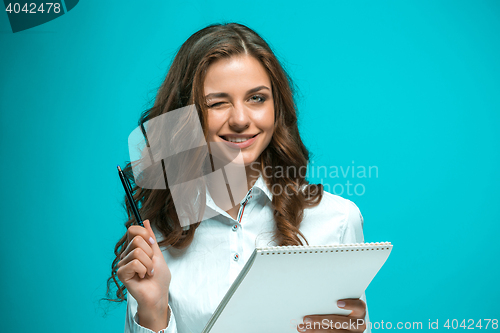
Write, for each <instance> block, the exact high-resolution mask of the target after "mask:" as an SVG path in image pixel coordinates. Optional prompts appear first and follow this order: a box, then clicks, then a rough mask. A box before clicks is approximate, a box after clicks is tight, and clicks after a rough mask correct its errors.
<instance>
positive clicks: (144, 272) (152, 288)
mask: <svg viewBox="0 0 500 333" xmlns="http://www.w3.org/2000/svg"><path fill="white" fill-rule="evenodd" d="M117 275H118V278H119V279H120V281H121V282H122V283H123V284H124V285H125V287H127V290H128V292H129V293H130V294H131V295H132V296H133V297H134V298H135V299H136V300H137V304H138V305H137V315H138V317H139V321H140V322H139V324H140V325H141V326H144V327H147V328H149V329H151V330H153V331H155V332H157V331H159V330H162V329H164V328H165V327H166V326H167V323H168V317H167V312H168V288H169V286H170V279H171V275H170V269H169V268H168V266H167V263H166V262H165V259H164V258H163V254H162V253H161V249H160V247H159V246H158V243H157V242H156V237H155V235H154V233H153V230H152V229H151V225H150V223H149V220H145V221H144V228H143V227H141V226H138V225H132V226H130V227H129V228H128V230H127V247H126V248H125V251H124V252H123V253H122V254H121V256H120V261H119V262H118V271H117Z"/></svg>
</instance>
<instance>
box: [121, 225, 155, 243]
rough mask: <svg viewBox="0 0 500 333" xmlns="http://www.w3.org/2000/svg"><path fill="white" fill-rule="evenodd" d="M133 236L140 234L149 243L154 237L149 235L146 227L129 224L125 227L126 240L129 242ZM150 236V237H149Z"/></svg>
mask: <svg viewBox="0 0 500 333" xmlns="http://www.w3.org/2000/svg"><path fill="white" fill-rule="evenodd" d="M135 236H141V237H142V238H144V239H145V240H146V241H147V242H148V243H149V244H153V242H154V239H153V238H152V237H151V235H150V233H149V231H148V230H146V228H143V227H141V226H138V225H131V226H130V227H128V229H127V241H128V242H129V243H130V241H131V240H132V239H134V237H135ZM150 238H151V239H150Z"/></svg>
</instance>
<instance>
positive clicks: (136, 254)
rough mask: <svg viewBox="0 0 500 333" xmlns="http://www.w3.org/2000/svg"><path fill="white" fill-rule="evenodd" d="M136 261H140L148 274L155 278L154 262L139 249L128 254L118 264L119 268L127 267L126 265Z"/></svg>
mask: <svg viewBox="0 0 500 333" xmlns="http://www.w3.org/2000/svg"><path fill="white" fill-rule="evenodd" d="M151 251H152V250H151ZM136 259H137V260H139V261H140V262H141V263H142V264H143V265H144V266H145V267H146V269H147V272H148V274H149V275H150V276H153V273H154V267H153V260H151V258H150V257H149V256H148V255H147V254H146V252H144V251H143V250H142V249H141V248H139V247H138V248H135V249H133V250H132V251H130V252H129V254H127V255H126V256H125V258H123V259H122V260H120V261H119V262H118V267H122V266H125V265H126V264H128V263H129V262H131V261H132V260H136Z"/></svg>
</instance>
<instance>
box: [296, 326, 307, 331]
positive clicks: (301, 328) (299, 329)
mask: <svg viewBox="0 0 500 333" xmlns="http://www.w3.org/2000/svg"><path fill="white" fill-rule="evenodd" d="M297 330H298V331H299V332H305V331H306V328H305V327H299V328H298V329H297Z"/></svg>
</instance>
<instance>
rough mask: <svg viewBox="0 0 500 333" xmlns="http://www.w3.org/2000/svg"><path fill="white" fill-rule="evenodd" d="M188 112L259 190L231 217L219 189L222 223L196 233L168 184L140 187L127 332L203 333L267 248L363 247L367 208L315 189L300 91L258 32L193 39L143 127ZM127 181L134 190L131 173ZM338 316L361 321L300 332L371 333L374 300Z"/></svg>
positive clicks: (127, 283) (127, 266)
mask: <svg viewBox="0 0 500 333" xmlns="http://www.w3.org/2000/svg"><path fill="white" fill-rule="evenodd" d="M188 105H194V106H196V110H197V112H198V116H199V119H200V123H201V124H202V127H203V133H204V136H205V139H206V140H207V142H208V143H209V144H213V145H217V144H222V145H227V146H232V147H235V148H238V149H239V150H240V151H241V155H242V157H243V163H244V167H245V170H246V184H245V185H246V186H247V189H250V190H249V191H248V193H247V194H246V195H245V196H244V197H243V198H241V201H239V199H240V198H238V200H237V201H236V202H235V205H234V207H233V208H229V209H225V210H223V209H221V208H220V207H222V206H223V204H222V201H221V199H220V198H216V197H214V198H211V197H210V193H209V192H210V191H208V193H207V195H208V196H207V197H203V200H204V201H205V202H206V205H207V207H209V208H210V209H212V210H213V211H215V212H217V213H218V215H214V216H212V217H210V218H208V219H204V220H203V221H202V222H201V223H200V222H199V221H196V220H192V221H191V222H190V223H189V226H188V227H187V228H186V226H185V225H184V227H183V225H181V221H180V219H179V216H178V214H177V212H176V209H177V208H176V207H175V206H174V202H173V201H174V200H173V197H172V191H171V189H170V188H168V186H167V189H158V190H155V189H153V190H151V189H144V188H141V187H139V186H134V191H135V194H134V198H135V199H136V200H137V201H138V202H139V203H140V207H141V214H142V216H145V217H147V218H148V220H146V221H144V225H145V228H142V227H139V226H136V225H132V223H133V221H134V220H133V217H130V218H129V220H128V221H127V222H126V227H127V228H128V230H127V233H126V234H125V235H124V236H123V237H122V239H121V240H120V241H119V242H118V244H117V245H116V247H115V254H116V259H115V260H114V262H113V265H112V276H111V277H110V278H109V279H108V292H109V286H110V284H111V281H114V283H115V284H116V285H117V286H118V291H117V293H116V295H117V298H118V300H119V301H123V300H124V299H125V297H124V291H125V289H127V290H128V298H127V304H128V306H127V319H126V324H125V331H126V332H151V331H154V332H158V331H162V332H180V333H182V332H200V331H201V330H202V329H203V327H204V326H205V324H206V323H207V321H208V319H209V318H210V316H211V315H212V313H213V312H214V310H215V308H216V307H217V305H218V303H219V302H220V301H221V300H222V298H223V296H224V294H225V293H226V291H227V290H228V289H229V287H230V285H231V283H232V282H233V281H234V279H235V278H236V276H237V275H238V273H239V271H240V270H241V269H242V268H243V266H244V264H245V262H246V261H247V259H248V258H249V256H250V255H251V253H252V252H253V250H254V248H255V247H257V246H269V245H280V246H285V245H306V244H308V245H328V244H334V243H361V242H363V233H362V223H363V220H362V217H361V214H360V212H359V210H358V208H357V207H356V206H355V205H354V204H353V203H352V202H350V201H349V200H346V199H343V198H340V197H338V196H335V195H332V194H330V193H327V192H323V189H322V187H321V186H320V185H319V186H316V185H310V184H308V183H307V181H306V179H305V172H303V170H305V167H306V166H307V162H308V151H307V150H306V148H305V146H304V145H303V143H302V141H301V139H300V136H299V132H298V127H297V116H296V108H295V104H294V100H293V91H292V85H291V81H290V79H289V77H288V76H287V74H286V73H285V71H284V70H283V69H282V67H281V65H280V63H279V62H278V60H277V59H276V57H275V56H274V54H273V52H272V51H271V49H270V47H269V46H268V45H267V43H266V42H265V41H264V40H263V39H262V38H261V37H260V36H259V35H257V34H256V33H255V32H254V31H252V30H251V29H249V28H248V27H245V26H243V25H240V24H235V23H230V24H224V25H212V26H209V27H207V28H204V29H202V30H200V31H198V32H196V33H195V34H194V35H192V36H191V37H190V38H189V39H188V40H187V41H186V42H185V43H184V44H183V45H182V47H181V48H180V50H179V52H178V53H177V55H176V57H175V59H174V61H173V63H172V65H171V67H170V70H169V72H168V74H167V77H166V79H165V81H164V82H163V84H162V86H161V87H160V89H159V91H158V94H157V97H156V100H155V104H154V106H153V108H151V109H150V110H148V111H146V112H145V113H144V114H143V115H142V117H141V119H140V121H139V125H142V124H144V123H145V122H147V121H149V120H151V119H154V118H155V117H158V116H160V115H162V114H165V113H167V112H171V111H173V110H176V109H179V108H182V107H186V106H188ZM284 170H286V172H285V171H284ZM125 172H126V174H128V176H129V178H130V180H131V181H134V179H133V177H132V176H131V165H130V164H129V165H127V168H125ZM238 202H239V204H238ZM127 209H128V211H129V213H130V207H129V206H128V203H127ZM129 216H131V214H129ZM160 246H161V248H160ZM116 277H118V278H119V280H120V281H121V282H122V283H123V285H121V284H120V283H119V282H118V281H117V279H116ZM363 298H364V297H363ZM333 301H334V300H332V302H333ZM338 306H339V307H344V308H345V309H348V310H352V312H351V314H350V315H349V316H339V315H315V314H307V313H304V316H305V318H303V319H304V323H301V324H300V325H298V326H297V330H298V331H302V332H304V331H307V332H316V330H314V329H317V330H319V331H321V329H323V328H324V327H320V326H319V325H315V324H318V323H321V322H322V320H323V319H328V320H329V321H330V320H331V321H333V322H339V323H341V324H342V325H343V326H342V325H341V326H337V327H343V328H345V329H346V330H351V331H356V332H362V331H363V330H365V328H366V325H360V326H356V327H354V326H353V325H349V323H350V322H357V320H358V319H360V318H361V319H365V315H366V306H365V303H364V301H363V300H361V299H348V300H340V301H339V302H338ZM300 319H302V318H300ZM300 319H299V320H300ZM366 319H367V318H366Z"/></svg>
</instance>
